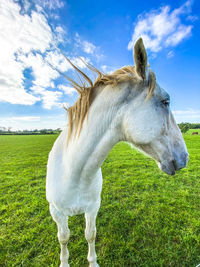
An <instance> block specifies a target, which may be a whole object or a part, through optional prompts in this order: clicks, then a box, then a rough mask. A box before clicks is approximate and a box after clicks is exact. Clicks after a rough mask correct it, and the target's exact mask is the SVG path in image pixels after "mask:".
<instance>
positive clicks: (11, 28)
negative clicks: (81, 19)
mask: <svg viewBox="0 0 200 267" xmlns="http://www.w3.org/2000/svg"><path fill="white" fill-rule="evenodd" d="M52 40H53V35H52V32H51V29H50V27H49V25H48V23H47V20H46V18H45V17H44V15H42V14H40V13H36V12H35V11H32V14H31V16H30V17H29V16H28V15H21V14H20V6H19V5H18V4H17V3H14V2H13V1H11V0H2V1H1V2H0V58H1V65H0V101H7V102H10V103H12V104H23V105H32V104H34V103H35V102H36V101H38V100H39V98H38V97H35V96H33V95H31V94H30V93H28V92H27V91H26V90H25V88H24V75H23V71H24V69H25V66H23V65H22V63H21V62H19V61H16V55H17V54H19V52H20V53H23V54H25V53H30V52H31V51H32V50H37V51H40V52H44V51H45V50H46V49H48V48H49V47H50V43H51V41H52Z"/></svg>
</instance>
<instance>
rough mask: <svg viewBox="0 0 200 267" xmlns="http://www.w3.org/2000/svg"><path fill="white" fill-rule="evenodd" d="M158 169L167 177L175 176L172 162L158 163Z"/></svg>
mask: <svg viewBox="0 0 200 267" xmlns="http://www.w3.org/2000/svg"><path fill="white" fill-rule="evenodd" d="M158 167H159V168H160V169H161V171H163V172H165V173H166V174H168V175H175V174H176V169H175V166H174V162H173V161H169V162H161V163H160V162H159V163H158Z"/></svg>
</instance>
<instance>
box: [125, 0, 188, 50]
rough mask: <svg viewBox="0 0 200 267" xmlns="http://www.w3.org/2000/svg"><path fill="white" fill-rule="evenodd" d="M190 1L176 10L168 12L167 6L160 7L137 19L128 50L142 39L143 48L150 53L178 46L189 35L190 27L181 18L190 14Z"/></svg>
mask: <svg viewBox="0 0 200 267" xmlns="http://www.w3.org/2000/svg"><path fill="white" fill-rule="evenodd" d="M191 5H192V1H191V0H188V1H186V2H185V3H184V4H183V5H182V6H180V7H179V8H177V9H174V10H172V11H171V10H170V7H169V6H164V7H161V8H160V9H159V10H153V11H150V12H149V13H145V14H144V15H140V16H139V17H138V21H137V23H136V24H135V27H134V32H133V35H132V40H131V41H130V42H129V43H128V49H129V50H130V49H132V48H133V46H134V43H135V41H136V40H137V39H138V38H139V37H142V38H143V41H144V44H145V47H146V48H147V49H149V50H151V51H152V52H158V51H160V50H161V49H162V48H163V47H170V46H171V47H173V46H176V45H178V44H179V43H180V42H181V41H182V40H183V39H185V38H187V37H188V36H190V35H191V30H192V25H185V24H183V22H182V21H181V16H184V15H185V16H186V17H188V14H189V13H190V12H191Z"/></svg>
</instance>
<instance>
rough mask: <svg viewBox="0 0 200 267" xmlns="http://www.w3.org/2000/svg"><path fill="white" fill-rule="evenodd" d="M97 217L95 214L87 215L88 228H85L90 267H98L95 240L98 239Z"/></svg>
mask: <svg viewBox="0 0 200 267" xmlns="http://www.w3.org/2000/svg"><path fill="white" fill-rule="evenodd" d="M96 216H97V212H95V213H85V220H86V228H85V238H86V240H87V242H88V257H87V259H88V261H89V267H98V266H99V265H98V264H97V255H96V251H95V238H96Z"/></svg>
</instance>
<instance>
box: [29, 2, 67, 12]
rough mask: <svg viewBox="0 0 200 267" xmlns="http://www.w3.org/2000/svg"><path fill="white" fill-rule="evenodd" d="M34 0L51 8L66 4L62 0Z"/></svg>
mask: <svg viewBox="0 0 200 267" xmlns="http://www.w3.org/2000/svg"><path fill="white" fill-rule="evenodd" d="M34 2H36V3H37V4H39V5H40V6H42V7H44V8H45V7H46V8H48V9H51V10H54V9H57V8H62V7H64V5H65V2H64V1H60V0H35V1H34Z"/></svg>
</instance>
